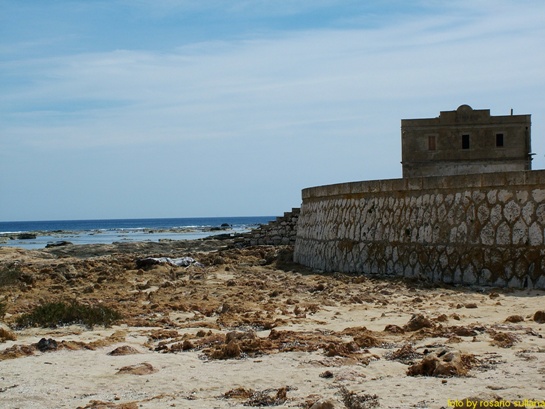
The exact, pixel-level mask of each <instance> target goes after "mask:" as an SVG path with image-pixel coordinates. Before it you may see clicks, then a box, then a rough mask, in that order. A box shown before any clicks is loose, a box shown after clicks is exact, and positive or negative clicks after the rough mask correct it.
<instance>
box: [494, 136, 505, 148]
mask: <svg viewBox="0 0 545 409" xmlns="http://www.w3.org/2000/svg"><path fill="white" fill-rule="evenodd" d="M502 146H503V134H502V133H497V134H496V147H498V148H501V147H502Z"/></svg>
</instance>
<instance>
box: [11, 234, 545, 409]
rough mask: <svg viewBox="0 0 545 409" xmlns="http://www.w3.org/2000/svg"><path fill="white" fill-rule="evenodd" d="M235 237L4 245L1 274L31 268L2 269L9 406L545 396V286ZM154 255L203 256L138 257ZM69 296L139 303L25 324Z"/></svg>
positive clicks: (381, 403) (317, 403)
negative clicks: (107, 319) (342, 266)
mask: <svg viewBox="0 0 545 409" xmlns="http://www.w3.org/2000/svg"><path fill="white" fill-rule="evenodd" d="M229 244H230V243H229V242H228V241H215V240H212V241H206V240H204V241H202V240H201V241H195V242H192V243H188V242H170V243H163V244H161V245H158V244H153V245H148V244H133V245H123V246H122V247H120V246H116V245H107V246H106V245H102V246H101V245H93V246H68V247H63V248H53V249H47V251H46V250H42V251H37V250H35V251H24V250H21V249H14V248H7V247H1V248H0V278H1V275H2V274H8V272H10V271H16V272H17V274H18V276H17V280H16V281H14V282H8V281H4V282H1V280H0V282H1V285H0V303H2V304H0V305H4V310H5V311H4V312H5V314H4V318H3V324H1V325H2V327H3V330H2V331H0V406H1V407H2V408H25V409H26V408H74V409H75V408H124V409H134V408H150V409H151V408H169V407H178V408H237V407H252V406H253V407H265V406H273V407H278V408H287V407H301V408H311V407H313V408H315V409H320V408H322V409H324V408H373V407H380V408H442V407H444V408H447V407H455V405H457V406H456V407H470V406H469V405H470V404H471V403H472V402H475V399H477V398H481V399H485V400H486V402H487V404H489V406H487V407H493V406H492V404H491V403H490V401H494V402H495V406H496V407H497V406H499V405H500V404H503V405H504V407H505V404H506V402H507V401H510V402H512V404H513V407H514V405H515V404H517V406H518V403H523V402H524V400H525V399H527V401H525V404H526V406H527V407H531V403H533V402H532V401H535V400H541V402H542V404H543V405H545V402H543V401H544V400H545V339H544V338H543V335H544V333H545V323H540V322H539V321H541V320H540V319H539V316H540V314H539V313H538V314H537V316H536V312H538V311H543V310H545V292H544V291H535V290H533V291H513V290H502V289H497V288H463V287H449V286H438V285H431V284H425V283H418V282H410V281H402V280H394V279H378V278H368V277H362V276H347V275H340V274H333V275H331V274H330V275H325V274H317V273H314V272H312V271H310V270H307V269H305V268H304V267H302V266H298V265H296V264H293V263H291V262H290V256H291V249H290V248H289V247H267V246H264V247H252V248H247V249H233V248H229V246H228V245H229ZM147 256H153V257H159V256H169V257H186V256H191V257H193V258H194V259H195V260H197V261H199V262H200V263H201V264H202V265H200V266H199V265H193V266H190V267H176V266H171V265H168V264H157V265H149V266H146V265H140V264H138V260H140V259H142V258H143V257H147ZM137 264H138V265H139V267H140V268H138V267H137ZM59 300H64V301H69V300H77V301H78V302H79V303H82V304H88V305H91V306H93V305H105V306H109V307H111V308H114V309H116V310H117V311H119V312H120V313H121V314H122V315H123V318H122V319H121V320H119V321H118V322H116V323H115V324H114V325H112V326H111V327H108V328H104V327H99V326H95V327H94V328H87V327H85V326H82V325H69V326H63V327H57V328H15V322H16V319H17V317H19V316H21V314H24V313H28V312H30V311H32V309H33V308H35V307H36V306H38V305H40V304H43V303H46V302H48V301H59ZM544 315H545V314H544ZM534 317H536V318H537V321H536V320H534ZM544 321H545V319H544ZM8 326H9V327H8ZM42 338H44V339H45V340H51V341H48V342H46V341H42V342H41V343H40V340H42ZM44 345H45V347H44ZM112 352H113V353H112ZM467 398H470V400H466V399H467ZM456 401H458V402H456ZM521 406H522V405H521ZM521 406H519V407H521ZM481 407H485V406H484V403H483V404H481Z"/></svg>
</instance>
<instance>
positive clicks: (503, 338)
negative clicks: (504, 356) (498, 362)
mask: <svg viewBox="0 0 545 409" xmlns="http://www.w3.org/2000/svg"><path fill="white" fill-rule="evenodd" d="M519 341H520V338H519V337H518V336H517V335H516V334H513V333H511V332H496V333H495V334H493V335H492V342H491V344H492V345H495V346H498V347H500V348H511V347H512V346H513V345H515V343H517V342H519Z"/></svg>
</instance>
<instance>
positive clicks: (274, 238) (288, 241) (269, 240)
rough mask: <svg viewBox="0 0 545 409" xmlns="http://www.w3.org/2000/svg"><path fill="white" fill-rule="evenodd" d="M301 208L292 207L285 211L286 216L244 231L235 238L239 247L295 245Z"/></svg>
mask: <svg viewBox="0 0 545 409" xmlns="http://www.w3.org/2000/svg"><path fill="white" fill-rule="evenodd" d="M299 213H300V209H299V208H293V209H291V212H285V213H284V216H281V217H277V218H276V220H273V221H272V222H270V223H268V224H264V225H261V226H260V227H258V228H257V229H253V230H252V231H250V232H248V233H243V234H241V235H240V236H239V237H237V238H236V239H235V245H236V246H237V247H247V246H257V245H263V244H266V245H280V244H285V245H292V246H293V245H294V244H295V237H296V235H297V220H298V219H299Z"/></svg>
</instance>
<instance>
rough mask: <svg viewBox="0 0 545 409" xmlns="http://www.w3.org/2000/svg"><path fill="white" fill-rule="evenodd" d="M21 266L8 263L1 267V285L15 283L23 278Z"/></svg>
mask: <svg viewBox="0 0 545 409" xmlns="http://www.w3.org/2000/svg"><path fill="white" fill-rule="evenodd" d="M21 274H22V271H21V267H19V266H18V265H16V264H8V265H3V266H1V267H0V287H5V286H8V285H13V284H16V283H18V282H19V279H20V278H21Z"/></svg>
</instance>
